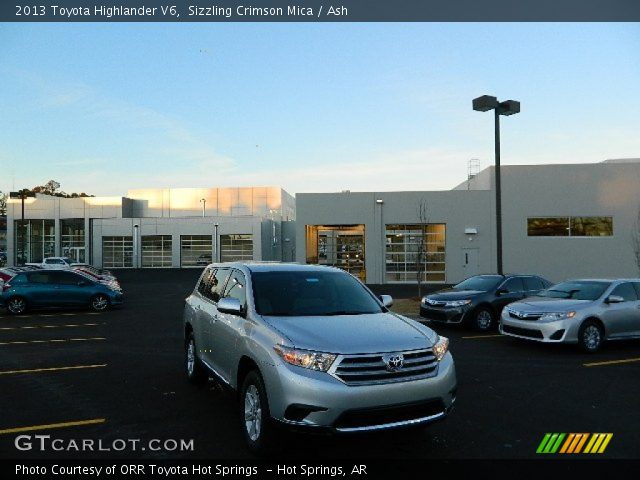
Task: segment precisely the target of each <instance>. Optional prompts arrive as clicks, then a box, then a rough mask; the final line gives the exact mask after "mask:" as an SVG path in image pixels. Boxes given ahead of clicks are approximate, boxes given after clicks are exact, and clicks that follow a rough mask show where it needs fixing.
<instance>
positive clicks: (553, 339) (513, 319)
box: [500, 279, 640, 353]
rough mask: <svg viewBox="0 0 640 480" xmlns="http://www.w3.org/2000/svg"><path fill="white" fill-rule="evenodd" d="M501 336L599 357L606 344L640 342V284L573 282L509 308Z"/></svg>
mask: <svg viewBox="0 0 640 480" xmlns="http://www.w3.org/2000/svg"><path fill="white" fill-rule="evenodd" d="M500 332H501V333H503V334H505V335H510V336H512V337H518V338H524V339H527V340H535V341H538V342H549V343H577V344H578V345H579V346H580V348H581V349H582V350H584V351H585V352H589V353H592V352H596V351H598V350H599V349H600V347H601V346H602V343H603V342H604V341H605V340H617V339H625V338H640V280H638V279H633V280H570V281H567V282H563V283H559V284H557V285H554V286H552V287H551V288H549V289H548V290H545V291H544V292H541V293H540V294H539V295H538V296H535V297H531V298H527V299H525V300H522V301H520V302H517V303H513V304H511V305H509V307H508V308H506V309H505V310H504V312H503V313H502V318H501V323H500Z"/></svg>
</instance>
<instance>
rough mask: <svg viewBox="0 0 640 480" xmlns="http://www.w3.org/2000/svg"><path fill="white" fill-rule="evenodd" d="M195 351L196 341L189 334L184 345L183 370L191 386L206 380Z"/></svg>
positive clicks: (191, 333) (191, 334)
mask: <svg viewBox="0 0 640 480" xmlns="http://www.w3.org/2000/svg"><path fill="white" fill-rule="evenodd" d="M197 351H198V349H197V347H196V339H195V337H194V336H193V332H190V333H189V336H188V337H187V340H186V342H185V343H184V369H185V373H186V374H187V380H189V383H192V384H193V385H200V384H202V383H204V381H205V380H206V379H207V375H206V372H205V369H204V366H203V365H202V362H200V359H199V358H198V354H197Z"/></svg>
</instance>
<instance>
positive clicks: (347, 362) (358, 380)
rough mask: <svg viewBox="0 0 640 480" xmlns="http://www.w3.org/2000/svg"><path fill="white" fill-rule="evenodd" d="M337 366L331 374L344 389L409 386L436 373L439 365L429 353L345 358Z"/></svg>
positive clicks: (417, 352)
mask: <svg viewBox="0 0 640 480" xmlns="http://www.w3.org/2000/svg"><path fill="white" fill-rule="evenodd" d="M336 365H337V366H335V367H334V368H333V369H332V371H331V373H332V374H333V375H334V376H335V377H337V378H338V379H340V380H342V381H343V382H344V383H346V384H347V385H371V384H380V383H391V382H408V381H411V380H419V379H423V378H429V377H433V376H435V375H436V374H437V373H438V361H437V360H436V357H435V356H434V355H433V352H432V351H431V350H417V351H416V350H414V351H410V352H400V353H389V354H382V353H379V354H372V355H371V354H368V355H345V356H343V357H340V358H339V359H338V362H336Z"/></svg>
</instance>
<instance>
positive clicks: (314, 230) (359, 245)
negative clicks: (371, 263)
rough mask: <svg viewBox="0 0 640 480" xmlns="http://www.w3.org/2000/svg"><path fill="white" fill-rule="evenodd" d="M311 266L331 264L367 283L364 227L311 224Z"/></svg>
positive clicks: (307, 230)
mask: <svg viewBox="0 0 640 480" xmlns="http://www.w3.org/2000/svg"><path fill="white" fill-rule="evenodd" d="M306 232H307V239H306V247H307V257H306V258H307V263H311V264H318V265H331V266H334V267H338V268H341V269H343V270H346V271H347V272H349V273H351V274H352V275H356V276H357V277H358V278H360V279H361V280H362V281H365V280H366V271H365V251H364V225H307V226H306Z"/></svg>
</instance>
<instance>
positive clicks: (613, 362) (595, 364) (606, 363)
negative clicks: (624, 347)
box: [582, 357, 640, 367]
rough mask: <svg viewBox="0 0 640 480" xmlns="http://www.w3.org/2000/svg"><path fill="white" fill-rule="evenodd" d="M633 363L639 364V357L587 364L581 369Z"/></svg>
mask: <svg viewBox="0 0 640 480" xmlns="http://www.w3.org/2000/svg"><path fill="white" fill-rule="evenodd" d="M633 362H640V357H638V358H623V359H621V360H608V361H606V362H589V363H583V364H582V366H583V367H600V366H604V365H618V364H620V363H633Z"/></svg>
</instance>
